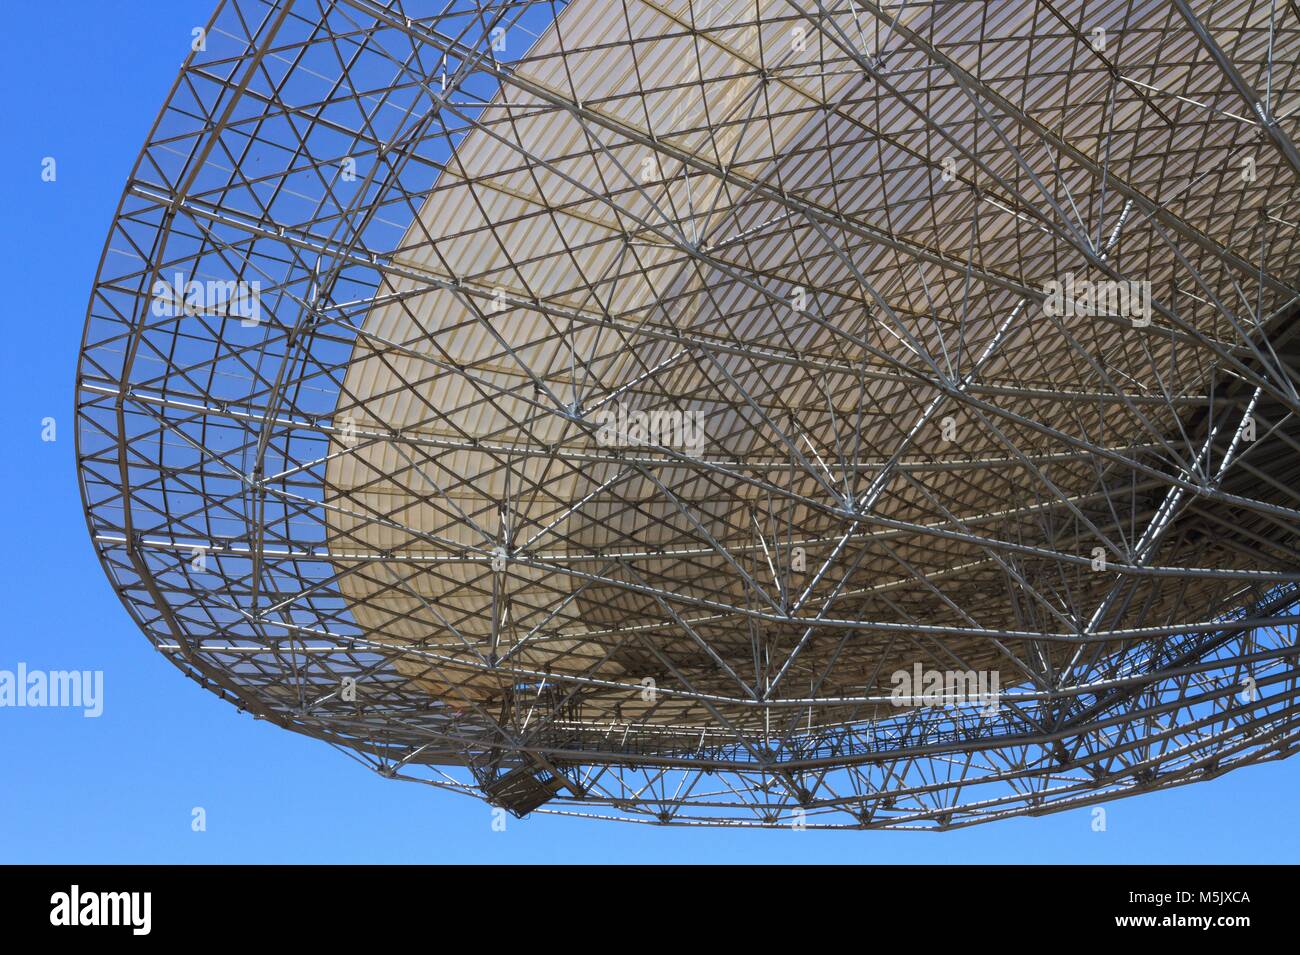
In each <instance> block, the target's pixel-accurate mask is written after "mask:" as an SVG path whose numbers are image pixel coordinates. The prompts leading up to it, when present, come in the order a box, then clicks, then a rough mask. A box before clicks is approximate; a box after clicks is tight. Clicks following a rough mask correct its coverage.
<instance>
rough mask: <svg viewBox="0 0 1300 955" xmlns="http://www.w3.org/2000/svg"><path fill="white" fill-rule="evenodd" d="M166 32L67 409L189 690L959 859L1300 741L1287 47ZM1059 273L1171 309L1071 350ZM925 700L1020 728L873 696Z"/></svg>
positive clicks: (1263, 30) (117, 537)
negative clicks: (683, 433) (942, 679)
mask: <svg viewBox="0 0 1300 955" xmlns="http://www.w3.org/2000/svg"><path fill="white" fill-rule="evenodd" d="M199 39H200V40H201V41H202V42H199V43H197V44H196V45H197V46H199V47H200V49H197V50H195V51H194V52H192V53H191V55H190V56H189V58H188V60H187V61H186V63H185V66H184V68H183V70H182V71H181V73H180V75H179V77H178V78H177V80H176V84H175V86H174V87H173V89H172V92H171V95H170V97H169V98H168V101H167V104H166V106H165V107H164V109H163V111H162V113H161V115H160V117H159V119H158V122H157V124H156V126H155V128H154V130H153V131H152V133H151V135H150V137H149V140H148V143H147V145H146V146H145V148H144V150H143V152H142V154H141V156H140V160H139V163H138V165H137V167H136V169H135V171H134V173H133V175H132V177H131V179H130V182H129V184H128V185H127V188H126V191H125V195H124V197H123V199H122V204H121V207H120V211H119V214H118V216H117V218H116V220H115V222H114V224H113V228H112V231H111V234H110V236H109V238H108V241H107V245H106V250H105V255H104V260H103V263H102V265H101V269H100V273H99V278H98V282H97V284H96V287H95V290H94V293H93V297H92V301H91V304H90V309H89V317H88V321H87V326H86V332H85V338H84V345H83V351H82V355H81V361H80V367H79V372H78V381H77V410H78V419H79V420H78V442H79V466H80V479H81V487H82V491H83V496H84V501H85V505H86V510H87V514H88V520H89V525H90V530H91V533H92V535H93V538H94V541H95V545H96V547H97V549H98V551H99V553H100V555H101V557H102V560H103V563H104V566H105V568H106V570H107V572H108V574H109V576H110V578H111V580H112V582H113V584H114V586H115V587H116V588H117V590H118V592H119V593H120V595H121V597H122V599H123V601H124V603H125V604H126V606H127V608H128V610H129V611H130V612H131V614H132V615H133V617H134V618H135V619H136V621H137V622H138V623H139V625H140V626H141V627H142V628H143V630H144V631H145V633H146V634H147V635H148V637H149V639H150V640H151V641H152V642H153V643H154V644H155V645H156V646H157V647H158V648H159V649H160V650H161V651H162V652H164V653H166V654H167V655H168V656H169V657H170V658H171V659H172V660H173V661H174V662H175V663H176V665H177V666H178V667H179V668H180V669H181V670H183V671H184V672H185V673H186V674H187V675H189V676H190V677H192V678H193V679H195V680H197V681H199V682H200V683H201V684H202V685H204V686H205V687H208V688H209V689H211V690H213V691H215V692H218V693H220V694H221V695H222V696H223V697H224V698H227V699H229V700H231V701H232V702H234V703H236V704H237V705H238V706H239V707H240V708H241V709H246V710H248V711H249V712H251V713H253V714H255V715H256V716H258V717H261V718H264V719H267V720H270V721H273V722H275V723H277V724H279V725H281V726H283V727H285V728H288V729H292V730H295V731H297V732H301V733H304V734H307V735H310V736H315V737H318V738H320V739H324V740H327V741H329V742H330V743H331V744H333V745H335V746H337V747H338V748H340V749H341V750H343V751H345V752H347V753H348V754H350V755H352V756H353V757H355V758H356V759H358V760H359V761H361V762H363V763H364V764H366V765H368V766H370V767H371V768H373V769H374V770H376V771H377V772H379V773H381V774H383V775H385V776H389V777H393V778H400V779H410V780H418V781H423V782H427V783H430V784H432V785H434V786H437V787H442V788H446V789H452V790H456V791H460V792H466V793H471V794H476V795H479V796H483V797H485V798H487V799H489V800H490V801H492V802H494V803H495V804H498V805H502V806H505V807H506V808H509V809H511V810H512V811H514V812H516V813H518V814H524V813H527V812H529V811H532V810H538V811H542V812H560V813H580V814H586V815H597V816H604V817H609V818H618V819H625V820H631V821H640V822H651V823H663V824H729V825H740V826H773V825H806V826H808V827H810V828H813V827H865V828H927V829H929V828H948V827H957V826H965V825H970V824H974V823H978V822H981V821H987V820H991V819H997V818H1001V817H1005V816H1011V815H1017V814H1023V813H1037V812H1050V811H1056V810H1060V809H1064V808H1068V807H1073V806H1079V805H1083V804H1088V803H1093V802H1097V801H1101V800H1107V799H1111V798H1114V797H1117V796H1121V795H1124V794H1128V793H1133V792H1140V791H1147V790H1152V789H1158V788H1163V787H1170V786H1176V785H1181V784H1184V783H1187V782H1193V781H1196V780H1200V779H1205V778H1209V777H1213V776H1215V775H1217V774H1219V773H1221V772H1223V771H1225V770H1228V769H1231V768H1234V767H1237V766H1240V765H1243V764H1247V763H1252V762H1258V761H1262V760H1268V759H1275V758H1280V757H1282V756H1285V755H1287V754H1288V753H1289V752H1290V751H1291V749H1292V748H1293V747H1294V746H1295V741H1296V738H1297V719H1298V716H1300V714H1298V713H1297V704H1296V696H1297V690H1298V688H1297V668H1296V653H1297V648H1296V645H1295V636H1296V626H1297V622H1300V611H1297V608H1296V604H1297V602H1298V600H1300V595H1298V594H1297V592H1296V585H1297V582H1300V561H1298V560H1297V529H1298V528H1300V491H1297V486H1298V485H1297V480H1296V479H1297V475H1298V474H1300V467H1298V466H1297V465H1300V443H1298V442H1300V427H1297V418H1296V415H1297V412H1300V393H1298V392H1297V390H1296V381H1297V372H1296V369H1297V365H1298V364H1300V344H1297V343H1298V342H1300V321H1298V319H1297V314H1298V312H1297V289H1298V288H1300V269H1297V264H1298V262H1300V245H1298V244H1297V238H1298V235H1300V232H1298V228H1300V227H1298V226H1297V223H1300V202H1298V201H1297V200H1298V194H1297V177H1300V159H1298V158H1297V152H1296V145H1295V144H1296V140H1297V136H1298V135H1300V119H1298V116H1300V77H1298V75H1297V67H1298V64H1300V9H1297V7H1296V4H1295V3H1294V2H1291V0H1224V2H1216V3H1188V2H1183V0H1176V2H1175V3H1173V4H1169V3H1163V2H1159V3H1157V2H1145V0H1122V2H1121V0H1115V2H1102V3H1096V2H1087V3H1081V2H1071V0H1053V2H1048V0H1025V2H984V0H978V2H964V0H956V2H949V3H933V4H932V3H906V2H892V3H887V4H886V3H870V2H866V0H836V2H822V0H757V2H755V0H743V2H742V0H735V2H727V0H718V2H707V3H706V2H700V0H628V2H626V3H604V2H598V0H573V2H572V3H571V4H568V5H565V4H560V3H527V2H468V0H450V2H445V3H444V2H435V3H416V2H405V3H403V2H398V0H329V2H326V0H264V2H255V0H230V2H225V3H222V4H221V5H220V6H219V7H218V9H217V11H216V13H215V14H214V15H213V18H212V20H211V22H210V23H209V24H208V25H207V27H206V29H205V31H204V32H203V33H202V34H201V35H200V36H199ZM1067 276H1073V277H1074V281H1075V282H1076V286H1075V287H1076V288H1084V286H1082V285H1079V284H1077V283H1084V282H1091V283H1099V285H1098V287H1100V283H1105V282H1111V283H1116V282H1137V283H1143V282H1145V283H1149V285H1148V286H1147V288H1149V290H1150V307H1149V310H1148V311H1147V312H1146V313H1145V314H1143V315H1139V314H1137V313H1135V312H1134V311H1133V309H1135V308H1136V307H1137V306H1136V304H1135V303H1137V302H1138V301H1140V294H1136V296H1135V297H1134V298H1132V299H1130V300H1127V301H1128V304H1129V311H1128V312H1121V311H1119V310H1117V308H1116V305H1117V304H1122V303H1123V301H1124V300H1121V299H1118V298H1113V299H1110V300H1107V302H1106V303H1104V304H1102V305H1099V306H1097V307H1095V308H1092V309H1088V308H1084V307H1082V306H1081V307H1080V308H1079V309H1077V310H1073V312H1074V313H1073V314H1071V313H1070V311H1067V312H1066V314H1060V312H1061V311H1062V310H1061V309H1055V310H1053V309H1052V308H1049V307H1048V305H1049V304H1050V303H1049V301H1048V299H1049V286H1048V283H1050V282H1052V281H1062V282H1063V281H1065V279H1066V277H1067ZM177 277H179V278H177ZM160 283H171V285H173V286H175V287H177V288H182V289H186V290H187V291H185V292H184V293H183V294H180V295H179V296H178V299H179V300H178V301H169V298H168V295H169V294H170V293H167V292H166V291H165V289H166V288H167V287H168V286H166V285H160ZM189 283H198V285H197V286H191V285H189ZM236 283H245V284H244V285H237V284H236ZM194 287H197V288H198V289H199V292H198V293H197V294H195V295H193V296H191V295H190V293H189V291H188V290H190V289H192V288H194ZM1111 287H1115V286H1111ZM232 288H238V289H239V290H244V289H252V290H254V296H255V298H254V299H253V300H252V307H251V308H250V306H249V299H248V298H247V297H245V298H244V300H243V302H242V307H236V306H235V304H233V303H234V302H235V298H236V297H237V296H235V295H233V294H232V293H231V292H230V290H231V289H232ZM1136 288H1137V289H1138V290H1140V288H1141V286H1140V285H1139V286H1137V287H1136ZM205 289H206V290H208V291H204V290H205ZM211 289H218V290H224V292H218V293H213V292H212V291H210V290H211ZM1078 294H1079V295H1082V294H1083V293H1082V292H1079V293H1078ZM615 410H617V411H619V413H622V414H636V413H638V412H643V413H652V412H658V413H673V412H681V413H687V412H689V413H691V414H694V415H698V416H699V419H700V420H701V421H702V433H703V436H704V442H703V445H702V447H694V448H692V447H687V446H685V444H683V443H682V442H678V441H675V440H668V439H667V438H666V437H665V436H664V433H663V432H659V433H656V434H655V435H653V436H652V437H653V438H654V440H645V441H640V442H638V441H636V440H635V438H629V439H627V440H620V439H618V438H617V437H616V438H615V439H614V440H611V439H610V435H609V434H608V432H602V431H601V425H600V422H601V420H602V419H601V412H602V411H605V412H612V411H615ZM664 420H668V421H671V420H673V419H672V418H665V419H664ZM918 665H919V666H921V667H922V668H923V669H924V670H927V671H929V670H935V671H960V672H971V673H977V674H981V675H983V676H985V677H986V678H993V677H996V678H998V680H999V685H1000V687H1001V690H1002V692H1001V696H1000V700H999V701H998V702H999V705H998V706H997V707H985V706H971V705H966V704H965V703H961V702H954V703H953V705H949V706H918V705H900V703H902V704H910V703H921V702H925V701H924V700H913V699H909V700H903V701H899V700H897V699H895V698H893V697H892V696H891V691H892V689H893V688H894V687H895V686H896V685H897V681H896V680H895V679H894V677H893V674H895V673H896V672H897V671H900V670H901V671H907V672H915V671H914V670H913V668H914V667H916V666H918Z"/></svg>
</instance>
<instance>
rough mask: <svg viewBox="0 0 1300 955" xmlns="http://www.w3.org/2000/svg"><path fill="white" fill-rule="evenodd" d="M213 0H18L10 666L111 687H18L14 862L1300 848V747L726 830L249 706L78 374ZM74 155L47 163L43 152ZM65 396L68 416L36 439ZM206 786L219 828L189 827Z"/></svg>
mask: <svg viewBox="0 0 1300 955" xmlns="http://www.w3.org/2000/svg"><path fill="white" fill-rule="evenodd" d="M210 5H211V4H210V0H165V2H164V0H139V2H129V3H128V2H125V0H119V2H113V0H108V2H104V0H96V2H91V0H65V2H63V3H59V4H56V5H48V4H34V3H16V4H11V5H10V6H9V9H7V11H6V14H5V30H4V31H3V33H0V44H2V45H3V48H4V49H3V57H0V72H2V73H3V89H4V95H3V96H0V111H3V123H2V126H0V128H3V130H4V146H3V148H2V149H0V173H2V175H0V183H3V190H4V193H3V202H2V203H0V215H3V224H4V227H3V230H0V231H2V235H3V239H2V241H3V242H4V254H3V256H0V287H3V288H5V289H8V290H9V292H8V298H7V299H6V302H7V305H8V307H7V309H6V311H5V315H4V348H3V350H2V352H0V354H2V356H3V358H2V360H3V376H2V377H0V388H2V389H3V401H0V416H3V426H4V435H5V438H6V444H5V450H4V454H3V456H2V457H0V492H2V494H0V499H3V500H4V501H6V502H7V504H8V513H7V514H6V523H5V531H6V532H5V535H4V546H3V547H2V548H0V588H2V589H3V598H4V604H3V606H4V611H5V614H4V622H5V626H4V631H3V637H0V669H8V670H13V669H14V668H15V667H16V666H17V664H18V662H19V661H22V662H25V663H26V664H27V665H28V667H30V668H39V669H46V670H52V669H72V668H75V669H101V670H103V671H104V673H105V696H106V700H105V712H104V715H103V716H102V717H101V718H99V719H97V720H95V719H83V718H82V716H81V714H80V712H78V711H75V710H58V709H44V710H30V709H7V708H6V709H0V862H15V861H16V862H38V861H41V862H240V861H248V862H441V861H452V862H455V861H464V862H473V861H627V862H689V861H715V860H716V861H770V862H780V861H784V862H868V863H891V862H895V863H896V862H968V861H969V862H978V861H990V862H1002V861H1007V862H1011V861H1018V862H1053V861H1063V862H1143V863H1151V862H1202V861H1204V862H1251V861H1270V862H1295V861H1298V860H1300V828H1298V827H1297V826H1296V825H1295V811H1294V806H1295V794H1296V792H1297V785H1298V784H1300V759H1292V760H1290V761H1289V762H1286V763H1270V764H1268V765H1264V766H1258V767H1253V768H1249V769H1245V770H1241V771H1238V772H1235V773H1232V774H1229V775H1227V776H1225V777H1223V778H1221V779H1219V780H1216V781H1214V782H1210V783H1205V784H1200V785H1196V786H1191V787H1185V788H1182V789H1179V790H1175V791H1172V792H1166V793H1160V794H1154V795H1148V796H1142V797H1138V798H1136V799H1131V800H1127V801H1125V802H1120V803H1112V804H1111V805H1110V806H1109V807H1108V808H1109V819H1108V822H1109V828H1108V831H1106V832H1104V833H1096V832H1093V831H1092V830H1091V827H1090V824H1089V823H1090V816H1089V813H1088V810H1086V809H1081V810H1077V811H1073V812H1068V813H1064V814H1058V815H1054V816H1047V817H1044V818H1040V819H1021V820H1014V821H1011V822H1006V823H995V824H993V825H991V826H985V827H980V828H975V829H968V830H963V831H959V832H953V833H947V834H932V833H879V832H862V833H858V832H848V833H820V832H789V831H776V832H726V831H715V830H691V831H687V830H681V829H662V828H652V827H644V826H625V825H612V824H601V823H594V822H583V821H578V820H566V819H549V818H546V817H540V816H539V817H535V818H533V819H529V820H525V821H514V820H512V821H511V823H510V826H509V828H508V829H507V831H506V832H504V833H496V832H493V831H492V830H491V827H490V825H489V823H490V816H489V811H488V809H487V807H486V806H484V805H483V804H482V803H479V802H476V801H474V800H470V799H467V798H463V797H457V796H455V795H452V794H448V793H441V792H437V791H434V790H432V789H429V788H427V787H423V786H415V785H410V784H402V783H397V782H387V781H384V780H381V779H379V778H378V777H376V776H374V775H372V774H369V773H368V772H366V771H365V770H363V769H362V768H361V767H359V766H358V765H356V764H355V763H353V762H352V761H351V760H348V759H347V758H345V757H344V756H342V755H340V754H339V753H337V752H335V751H334V750H332V749H331V748H329V747H328V746H326V745H325V744H323V743H319V742H316V741H313V740H310V739H307V738H305V737H300V736H296V735H294V734H290V733H286V732H284V731H282V730H278V729H276V728H274V727H271V726H267V725H265V724H260V723H256V722H254V721H253V720H252V719H251V718H249V717H247V716H243V715H240V714H239V713H238V712H237V711H236V710H235V709H234V708H233V707H232V706H230V705H228V704H225V703H223V702H221V701H220V700H218V699H217V698H216V697H215V696H213V695H211V694H209V693H207V692H206V691H204V690H201V689H200V688H199V687H198V686H196V685H195V684H193V683H192V682H190V681H188V680H186V679H184V678H183V677H182V676H181V675H180V673H179V672H178V671H177V670H175V669H174V668H173V667H172V666H171V665H170V664H168V663H167V662H166V661H165V660H164V659H163V658H162V657H161V656H160V655H159V654H157V653H156V652H155V651H154V650H153V649H152V648H151V647H150V646H149V644H148V642H147V641H146V640H145V638H144V637H143V636H142V635H141V634H140V633H139V632H138V631H137V630H136V628H135V626H134V624H132V623H131V621H130V620H129V619H128V617H127V615H126V612H125V611H124V610H123V608H122V607H121V605H120V604H119V603H118V601H117V598H116V597H115V596H114V595H113V593H112V591H111V589H110V588H109V585H108V583H107V581H106V579H105V577H104V575H103V573H102V571H101V570H100V567H99V563H98V561H97V560H96V558H95V555H94V553H93V550H92V548H91V545H90V542H89V539H88V537H87V533H86V525H85V522H84V519H83V518H82V515H81V507H80V499H79V496H78V494H77V487H76V479H75V468H74V452H73V433H72V428H73V414H72V402H73V376H74V369H75V363H76V357H77V347H78V343H79V340H80V336H81V327H82V321H83V319H84V316H85V310H86V303H87V300H88V297H89V291H90V286H91V282H92V280H93V277H94V274H95V269H96V266H97V264H98V261H99V256H100V251H101V249H102V246H103V243H104V238H105V235H106V234H107V231H108V226H109V222H110V220H111V217H112V215H113V211H114V209H115V207H116V205H117V201H118V197H119V195H120V193H121V190H122V185H123V183H124V181H125V179H126V176H127V174H128V173H129V172H130V170H131V167H132V164H133V162H134V160H135V156H136V153H137V151H138V149H139V147H140V144H141V143H142V141H143V140H144V137H145V135H146V133H147V131H148V129H149V126H150V124H151V123H152V121H153V118H154V115H155V114H156V112H157V110H158V108H159V107H160V106H161V104H162V101H163V98H164V96H165V95H166V93H167V91H168V89H169V88H170V85H171V82H172V80H173V78H174V76H175V74H176V71H177V68H178V67H179V65H180V63H181V61H182V59H183V58H184V56H185V53H186V50H187V47H188V43H189V39H190V30H191V28H192V27H193V26H195V25H197V24H201V23H204V22H206V20H207V17H208V14H209V12H210ZM44 156H53V157H55V158H56V159H57V161H58V180H57V182H55V183H44V182H42V181H41V177H40V171H41V159H42V157H44ZM46 416H54V417H55V418H56V419H57V421H58V424H59V427H60V431H59V435H58V440H57V441H56V442H55V443H53V444H45V443H42V442H41V440H40V422H41V419H42V418H43V417H46ZM194 806H203V807H204V808H205V809H206V811H207V817H208V830H207V831H206V832H202V833H195V832H192V831H191V830H190V810H191V808H192V807H194Z"/></svg>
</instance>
